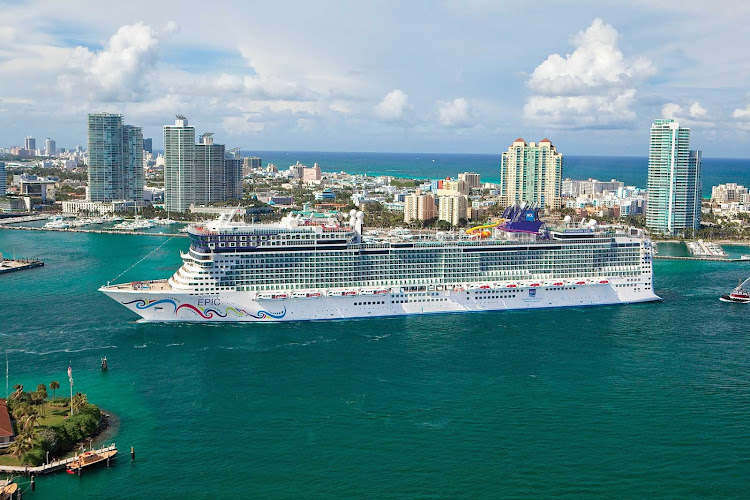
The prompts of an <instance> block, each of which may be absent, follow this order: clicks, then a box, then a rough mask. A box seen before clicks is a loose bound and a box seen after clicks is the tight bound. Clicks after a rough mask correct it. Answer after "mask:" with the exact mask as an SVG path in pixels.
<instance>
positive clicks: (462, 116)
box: [437, 97, 474, 128]
mask: <svg viewBox="0 0 750 500" xmlns="http://www.w3.org/2000/svg"><path fill="white" fill-rule="evenodd" d="M437 107H438V118H439V119H440V123H441V124H443V126H445V127H455V128H465V127H471V126H473V125H474V120H473V118H472V115H471V109H470V108H469V103H468V102H467V101H466V99H464V98H463V97H459V98H457V99H453V100H452V101H438V102H437Z"/></svg>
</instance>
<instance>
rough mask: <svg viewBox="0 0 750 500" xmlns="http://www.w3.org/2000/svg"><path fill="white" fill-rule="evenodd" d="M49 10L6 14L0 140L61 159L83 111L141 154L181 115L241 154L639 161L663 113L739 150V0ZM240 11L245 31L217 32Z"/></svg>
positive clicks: (744, 118)
mask: <svg viewBox="0 0 750 500" xmlns="http://www.w3.org/2000/svg"><path fill="white" fill-rule="evenodd" d="M46 5H47V2H44V1H35V2H25V3H22V4H15V3H14V4H8V5H4V13H5V14H6V15H5V16H4V18H5V19H6V21H0V40H2V41H3V43H4V46H5V50H4V54H5V59H4V60H3V62H2V63H0V64H2V68H3V70H4V71H3V73H4V75H5V77H4V79H3V81H2V82H0V96H2V97H0V110H2V112H3V114H4V116H5V117H7V119H6V120H3V123H2V124H0V142H2V143H3V145H5V146H11V145H13V144H18V143H19V141H21V140H22V139H23V137H25V136H26V135H33V136H34V137H42V138H43V137H54V138H55V140H56V141H57V143H58V144H59V145H60V146H63V147H68V148H70V147H72V146H74V145H75V144H80V143H81V142H83V138H84V137H85V135H84V133H85V130H84V129H85V124H84V123H83V120H82V119H81V117H82V116H84V114H85V113H86V112H88V111H107V112H114V113H121V114H125V115H126V116H129V117H132V118H130V119H131V120H132V121H133V122H134V123H137V124H139V126H142V127H143V130H144V137H153V138H154V148H156V149H162V147H163V146H162V144H160V142H161V139H160V138H161V133H160V132H161V130H160V129H161V124H163V123H164V122H165V120H166V119H168V117H170V116H172V115H174V114H176V113H182V114H185V115H187V116H191V118H193V119H194V120H195V121H196V122H200V123H202V124H204V126H205V128H206V129H207V130H213V131H215V132H216V135H217V141H219V142H222V143H225V144H238V145H240V146H241V147H242V148H243V150H258V151H273V150H276V151H310V150H314V151H378V152H407V151H408V152H420V151H424V152H456V153H488V154H493V153H500V152H502V150H503V149H504V145H505V144H506V143H507V142H508V141H509V140H511V139H513V138H514V137H518V136H521V137H545V136H546V137H550V138H552V139H553V140H554V142H555V144H556V145H557V146H558V147H559V148H560V149H561V150H564V151H566V153H567V154H570V155H580V154H584V153H585V154H592V155H625V154H627V155H636V156H646V155H647V149H648V148H647V141H648V135H647V132H646V130H648V126H649V124H650V122H651V121H652V120H653V119H655V118H659V117H661V118H675V119H679V120H680V121H681V122H682V123H685V124H686V125H688V126H690V127H691V129H692V130H693V139H694V141H695V142H696V143H698V144H702V145H704V148H703V149H704V153H705V155H706V156H707V157H744V156H746V154H745V150H746V148H745V147H744V144H745V143H746V141H747V139H748V134H750V106H749V104H750V97H749V96H748V90H750V89H748V87H747V84H746V81H747V76H748V74H747V73H748V71H750V70H748V69H747V68H748V67H750V65H747V64H745V62H746V61H745V59H746V56H744V54H742V53H739V52H737V53H735V52H732V53H729V52H727V51H726V50H723V48H724V47H726V46H729V44H730V43H731V45H732V46H736V45H737V44H738V43H741V42H742V40H741V39H740V40H737V39H736V37H737V36H740V37H745V36H747V35H746V34H744V31H743V30H741V29H739V28H738V29H732V26H735V25H737V26H739V24H741V20H742V19H743V18H744V16H743V12H747V11H748V9H749V8H750V7H746V6H744V5H743V4H733V7H732V9H711V10H707V9H701V4H700V3H699V2H687V3H683V4H680V5H677V4H670V3H666V4H664V5H659V6H651V5H649V4H645V3H644V4H636V5H633V6H626V5H616V6H607V7H604V6H600V5H598V4H595V3H593V2H582V3H581V4H580V7H581V8H577V9H569V8H567V7H566V6H562V5H555V4H550V3H548V4H541V5H536V4H535V5H534V6H533V7H532V6H528V7H527V6H518V5H513V4H509V3H493V2H483V1H473V2H462V3H459V2H453V1H446V2H443V3H440V4H436V5H432V4H430V7H431V8H430V9H428V8H427V4H424V3H414V4H409V5H406V6H401V5H399V6H398V8H397V6H396V4H390V3H379V4H377V5H356V6H351V5H348V6H346V9H342V8H331V9H320V6H315V5H306V4H295V10H296V11H298V12H299V13H300V15H299V16H293V17H292V18H289V16H287V13H288V11H289V5H288V4H280V5H274V6H272V5H263V6H252V7H249V6H244V5H242V4H229V5H222V6H215V9H216V16H212V19H209V20H206V19H200V20H199V19H196V18H195V16H193V15H192V14H190V12H189V11H191V9H184V10H185V12H184V13H183V12H182V10H180V9H174V8H173V6H172V5H171V4H169V3H166V4H164V5H162V4H160V5H155V6H154V5H148V6H146V4H145V3H144V4H141V5H140V6H139V2H135V3H134V4H128V5H127V6H124V5H123V6H114V7H110V6H104V5H98V4H93V3H92V4H88V3H85V4H82V3H81V4H77V5H76V4H74V5H72V6H70V7H69V8H67V9H66V10H65V11H64V12H60V13H59V15H58V16H56V18H55V21H54V22H50V21H49V20H45V19H42V18H40V17H39V16H38V15H37V13H38V12H39V11H44V10H45V9H46V8H48V6H46ZM330 5H331V7H336V6H337V5H338V6H343V5H344V4H338V3H336V2H331V4H330ZM103 9H106V11H107V14H106V15H104V13H103ZM540 10H543V11H544V12H545V15H544V16H539V15H537V14H538V12H539V11H540ZM704 10H705V12H704ZM144 11H148V12H149V17H148V19H143V18H142V15H141V14H140V13H141V12H144ZM323 12H325V15H323ZM428 12H429V14H430V19H429V20H425V17H426V16H425V14H426V13H428ZM511 12H512V13H513V17H514V18H521V19H524V18H528V19H533V22H531V23H515V22H513V23H510V22H506V21H507V19H508V16H509V14H510V13H511ZM581 12H586V14H581ZM243 16H248V18H252V19H253V20H254V29H253V30H252V33H251V32H249V31H248V30H246V29H245V28H244V27H243V26H242V25H241V24H239V25H238V26H236V27H235V26H232V25H231V24H230V25H227V23H225V22H224V21H223V20H224V19H226V18H229V17H231V18H242V17H243ZM697 16H700V19H701V23H695V22H694V20H695V18H696V17H697ZM214 19H215V20H214ZM20 25H23V26H24V30H23V31H22V30H20V29H18V28H17V26H20ZM498 26H500V27H502V29H498ZM280 27H281V28H280ZM447 27H450V29H445V28H447ZM217 33H221V34H222V36H220V37H217V36H216V34H217ZM729 37H731V40H730V38H729ZM342 40H346V42H347V43H341V41H342ZM517 40H523V43H517ZM717 54H720V57H717ZM709 69H710V71H709ZM31 75H34V79H33V80H34V81H35V82H37V83H35V84H34V85H28V81H29V78H30V76H31Z"/></svg>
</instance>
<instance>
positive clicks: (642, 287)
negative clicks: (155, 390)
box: [101, 279, 660, 323]
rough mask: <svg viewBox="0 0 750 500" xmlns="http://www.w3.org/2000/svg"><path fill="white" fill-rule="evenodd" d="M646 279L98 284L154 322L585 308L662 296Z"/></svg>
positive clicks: (363, 316)
mask: <svg viewBox="0 0 750 500" xmlns="http://www.w3.org/2000/svg"><path fill="white" fill-rule="evenodd" d="M650 283H651V282H650V280H644V281H641V282H633V281H626V280H624V279H623V280H621V281H618V280H612V281H610V282H609V283H606V284H602V283H596V282H595V283H591V284H586V285H570V284H566V285H565V286H542V287H534V288H516V289H490V290H465V291H455V290H453V289H451V290H437V291H420V292H403V291H401V290H400V289H391V291H389V292H388V293H386V294H382V295H354V296H344V297H341V296H329V295H323V296H321V297H317V298H292V297H289V298H285V299H278V300H268V299H260V298H257V294H256V293H254V292H237V291H226V292H221V293H220V294H206V295H201V294H197V293H180V292H175V291H174V290H171V291H156V290H140V289H139V290H136V289H132V290H131V289H124V288H123V287H122V286H120V287H102V288H101V291H102V292H104V293H105V294H106V295H107V296H109V297H110V298H112V299H113V300H115V301H117V302H118V303H120V304H122V305H124V306H125V307H127V308H128V309H130V310H131V311H133V312H134V313H136V314H138V315H139V316H141V318H142V319H143V320H144V321H156V322H172V321H177V322H222V321H228V322H255V323H258V322H260V323H269V322H278V321H309V320H335V319H353V318H373V317H386V316H405V315H416V314H438V313H459V312H477V311H503V310H521V309H541V308H551V307H585V306H600V305H613V304H628V303H636V302H650V301H655V300H660V299H659V297H658V296H657V295H656V294H654V292H653V290H652V289H651V284H650Z"/></svg>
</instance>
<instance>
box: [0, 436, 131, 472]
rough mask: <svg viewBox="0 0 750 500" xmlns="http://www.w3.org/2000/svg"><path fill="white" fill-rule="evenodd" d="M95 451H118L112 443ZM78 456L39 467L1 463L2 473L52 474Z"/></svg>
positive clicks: (0, 470) (100, 452) (103, 452)
mask: <svg viewBox="0 0 750 500" xmlns="http://www.w3.org/2000/svg"><path fill="white" fill-rule="evenodd" d="M94 451H95V452H96V453H99V454H105V453H108V452H111V451H117V446H115V444H114V443H112V444H110V445H109V446H105V447H103V448H99V449H98V450H94ZM77 457H78V455H75V456H72V457H68V458H63V459H62V460H55V461H54V462H50V463H48V464H44V465H39V466H37V467H29V466H26V465H0V474H11V475H13V476H20V475H24V476H30V475H34V476H38V475H40V474H50V473H52V472H57V471H60V470H64V469H67V468H68V465H69V464H71V463H72V462H75V461H76V459H77Z"/></svg>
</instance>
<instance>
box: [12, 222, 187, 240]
mask: <svg viewBox="0 0 750 500" xmlns="http://www.w3.org/2000/svg"><path fill="white" fill-rule="evenodd" d="M0 229H16V230H21V231H57V232H61V233H96V234H135V235H139V236H169V237H177V238H187V237H188V235H187V233H147V232H146V231H124V230H120V229H81V228H77V227H66V228H60V227H55V228H53V227H27V226H11V225H9V224H7V223H6V224H0Z"/></svg>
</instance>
